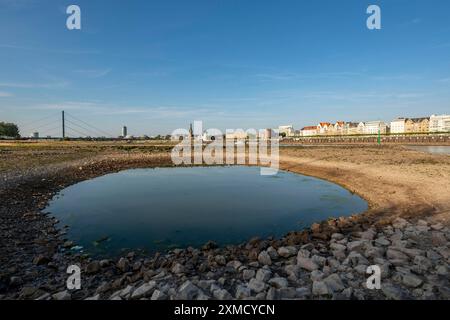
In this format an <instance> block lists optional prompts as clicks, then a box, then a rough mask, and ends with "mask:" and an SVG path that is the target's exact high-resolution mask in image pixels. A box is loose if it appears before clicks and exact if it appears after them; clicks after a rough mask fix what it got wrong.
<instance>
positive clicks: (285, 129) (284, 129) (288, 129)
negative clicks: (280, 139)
mask: <svg viewBox="0 0 450 320" xmlns="http://www.w3.org/2000/svg"><path fill="white" fill-rule="evenodd" d="M283 133H284V134H285V135H286V137H293V136H295V130H294V127H293V126H292V125H289V126H279V127H278V134H279V135H280V136H281V135H282V134H283Z"/></svg>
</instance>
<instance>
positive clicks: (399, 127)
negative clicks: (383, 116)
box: [391, 118, 406, 133]
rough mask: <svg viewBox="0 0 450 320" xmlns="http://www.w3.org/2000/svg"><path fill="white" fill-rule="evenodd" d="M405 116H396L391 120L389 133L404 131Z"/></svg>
mask: <svg viewBox="0 0 450 320" xmlns="http://www.w3.org/2000/svg"><path fill="white" fill-rule="evenodd" d="M405 124H406V119H405V118H397V119H395V120H393V121H391V133H405Z"/></svg>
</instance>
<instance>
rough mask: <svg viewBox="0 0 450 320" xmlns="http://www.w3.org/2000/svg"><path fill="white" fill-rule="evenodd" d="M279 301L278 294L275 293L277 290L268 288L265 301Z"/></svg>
mask: <svg viewBox="0 0 450 320" xmlns="http://www.w3.org/2000/svg"><path fill="white" fill-rule="evenodd" d="M278 299H279V293H278V291H277V289H275V288H273V287H272V288H270V289H269V290H268V291H267V295H266V300H278Z"/></svg>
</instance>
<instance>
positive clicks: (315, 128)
mask: <svg viewBox="0 0 450 320" xmlns="http://www.w3.org/2000/svg"><path fill="white" fill-rule="evenodd" d="M303 130H317V127H316V126H308V127H303V128H302V131H303Z"/></svg>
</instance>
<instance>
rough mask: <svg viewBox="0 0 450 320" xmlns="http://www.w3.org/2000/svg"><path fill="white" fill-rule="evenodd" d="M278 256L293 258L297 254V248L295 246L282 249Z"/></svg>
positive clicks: (279, 250) (279, 249)
mask: <svg viewBox="0 0 450 320" xmlns="http://www.w3.org/2000/svg"><path fill="white" fill-rule="evenodd" d="M278 254H279V255H280V256H281V257H283V258H289V257H293V256H295V255H296V254H297V248H296V247H294V246H287V247H280V248H278Z"/></svg>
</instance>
